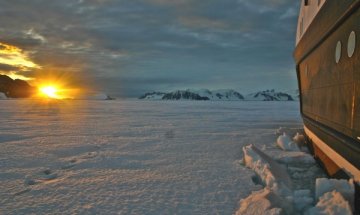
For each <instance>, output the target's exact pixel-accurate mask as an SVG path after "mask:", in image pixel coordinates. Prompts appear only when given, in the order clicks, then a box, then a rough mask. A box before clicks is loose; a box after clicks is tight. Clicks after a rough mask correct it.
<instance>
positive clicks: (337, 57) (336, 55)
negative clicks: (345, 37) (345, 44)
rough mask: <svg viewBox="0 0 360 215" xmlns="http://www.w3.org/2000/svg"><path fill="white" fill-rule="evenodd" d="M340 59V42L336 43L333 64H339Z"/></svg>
mask: <svg viewBox="0 0 360 215" xmlns="http://www.w3.org/2000/svg"><path fill="white" fill-rule="evenodd" d="M340 58H341V42H340V41H338V42H337V44H336V50H335V62H336V63H339V61H340Z"/></svg>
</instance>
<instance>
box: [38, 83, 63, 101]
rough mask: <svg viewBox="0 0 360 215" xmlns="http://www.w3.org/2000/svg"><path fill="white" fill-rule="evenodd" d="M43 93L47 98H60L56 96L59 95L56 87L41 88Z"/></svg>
mask: <svg viewBox="0 0 360 215" xmlns="http://www.w3.org/2000/svg"><path fill="white" fill-rule="evenodd" d="M40 91H41V93H42V94H43V95H44V96H47V97H49V98H55V99H56V98H58V97H59V96H58V95H57V94H56V93H57V91H58V90H57V89H56V87H54V86H46V87H42V88H40Z"/></svg>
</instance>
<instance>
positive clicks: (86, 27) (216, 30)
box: [0, 0, 299, 95]
mask: <svg viewBox="0 0 360 215" xmlns="http://www.w3.org/2000/svg"><path fill="white" fill-rule="evenodd" d="M298 4H299V3H298V2H293V1H286V0H252V1H248V0H246V1H245V0H221V1H218V0H206V1H199V0H131V1H129V0H63V1H48V0H34V1H26V0H18V1H13V0H3V1H0V42H1V43H2V44H7V45H11V46H13V47H18V48H19V49H21V52H20V53H21V54H23V55H24V56H25V57H24V59H26V60H27V61H29V62H32V63H33V64H34V65H35V64H36V65H37V66H38V68H33V69H29V68H22V70H21V71H29V72H23V73H19V74H24V75H25V76H26V77H44V76H48V75H54V76H61V75H62V74H65V76H66V77H69V78H70V79H71V82H72V83H74V84H76V82H79V83H80V82H81V83H80V84H81V85H82V86H86V85H89V86H90V87H92V86H94V88H96V89H101V91H106V92H112V93H113V94H114V95H116V94H119V95H120V94H121V95H134V94H135V93H134V92H136V93H139V92H142V91H146V90H156V89H163V90H166V88H173V87H177V88H187V87H195V88H196V87H197V86H201V87H208V88H216V87H221V88H241V89H251V88H257V87H256V85H258V86H263V85H265V84H264V79H263V78H261V77H263V76H266V77H268V76H269V70H271V71H289V68H292V67H293V60H292V51H293V49H294V45H293V44H294V38H295V29H296V26H295V25H296V11H297V9H296V8H297V7H298ZM2 44H0V50H1V49H4V48H3V47H2ZM1 56H2V58H3V59H7V58H8V57H9V56H4V55H0V59H1ZM0 63H1V64H2V65H7V66H8V68H6V67H5V66H4V70H5V69H8V70H10V67H14V68H19V66H18V65H14V64H10V63H9V62H4V60H3V61H0ZM0 67H1V66H0ZM25 67H26V66H25ZM40 67H41V68H40ZM11 69H13V68H11ZM270 74H271V72H270ZM274 74H275V73H274ZM277 74H278V73H276V74H275V75H274V77H273V78H271V77H270V76H269V78H268V79H267V81H268V82H271V83H277V84H278V85H283V86H284V87H289V88H296V86H292V85H290V84H284V83H288V82H286V81H285V82H279V81H277V80H279V78H278V77H276V76H277ZM215 77H217V78H215ZM219 77H222V78H219ZM294 77H295V74H294ZM75 80H76V81H75ZM254 85H255V86H254ZM285 85H286V86H285Z"/></svg>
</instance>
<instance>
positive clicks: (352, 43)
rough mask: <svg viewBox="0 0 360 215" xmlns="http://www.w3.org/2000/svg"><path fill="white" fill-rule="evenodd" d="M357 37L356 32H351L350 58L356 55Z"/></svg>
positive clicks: (348, 50)
mask: <svg viewBox="0 0 360 215" xmlns="http://www.w3.org/2000/svg"><path fill="white" fill-rule="evenodd" d="M355 46H356V35H355V32H354V31H353V32H351V33H350V35H349V39H348V46H347V53H348V56H349V57H352V56H353V55H354V53H355Z"/></svg>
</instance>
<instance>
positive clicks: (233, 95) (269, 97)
mask: <svg viewBox="0 0 360 215" xmlns="http://www.w3.org/2000/svg"><path fill="white" fill-rule="evenodd" d="M298 98H299V92H298V91H297V90H296V91H288V92H277V91H275V90H265V91H259V92H255V93H251V94H248V95H246V96H243V95H242V94H240V93H239V92H237V91H235V90H231V89H230V90H213V91H210V90H207V89H202V90H191V89H188V90H176V91H173V92H169V93H165V92H150V93H145V94H144V95H142V96H140V97H139V99H145V100H200V101H207V100H217V101H243V100H244V101H294V100H298Z"/></svg>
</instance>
